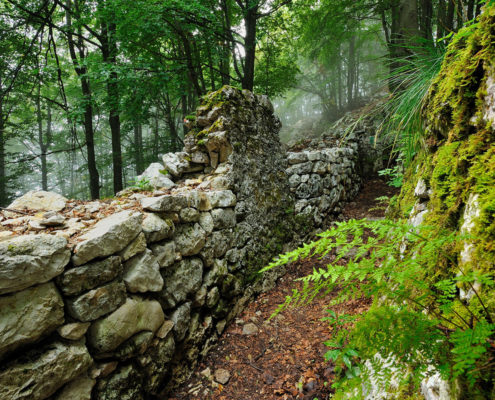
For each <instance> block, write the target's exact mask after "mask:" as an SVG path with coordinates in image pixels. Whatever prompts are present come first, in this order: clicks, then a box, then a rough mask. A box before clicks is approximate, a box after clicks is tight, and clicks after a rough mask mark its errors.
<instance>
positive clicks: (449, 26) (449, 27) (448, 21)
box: [445, 0, 456, 32]
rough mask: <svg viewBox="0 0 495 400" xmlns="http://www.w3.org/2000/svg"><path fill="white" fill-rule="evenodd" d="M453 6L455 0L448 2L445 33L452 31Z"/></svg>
mask: <svg viewBox="0 0 495 400" xmlns="http://www.w3.org/2000/svg"><path fill="white" fill-rule="evenodd" d="M455 6H456V4H455V0H448V6H447V16H446V18H445V28H446V30H447V32H453V31H454V21H455Z"/></svg>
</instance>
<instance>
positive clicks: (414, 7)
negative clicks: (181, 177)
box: [0, 0, 483, 206]
mask: <svg viewBox="0 0 495 400" xmlns="http://www.w3.org/2000/svg"><path fill="white" fill-rule="evenodd" d="M482 3H483V1H482V2H478V1H477V0H467V1H466V0H464V1H462V0H152V1H150V0H134V1H132V2H130V1H124V0H0V205H2V206H4V205H6V204H8V203H9V201H10V200H11V199H12V198H13V197H16V196H18V195H19V194H21V193H23V192H25V191H27V190H30V189H43V190H54V191H58V192H61V193H62V194H64V195H65V196H68V197H72V198H81V199H86V198H92V199H96V198H101V197H105V196H111V195H113V194H115V193H116V192H118V191H120V190H122V189H123V188H124V187H126V186H128V185H130V184H132V183H133V182H134V180H135V179H136V176H137V175H140V174H141V173H142V172H143V170H144V169H145V168H146V166H147V165H148V164H149V163H150V162H153V161H156V160H157V159H158V156H159V154H163V153H166V152H169V151H177V150H179V149H180V148H182V138H183V137H184V134H186V133H187V127H186V126H185V125H184V123H183V122H184V119H185V118H186V117H187V116H188V115H190V114H191V113H192V112H193V111H194V110H195V108H196V107H197V106H198V104H199V102H200V100H201V98H202V97H203V96H204V95H205V94H206V93H208V92H209V91H214V90H218V89H219V88H220V87H222V86H223V85H232V86H236V87H240V88H243V89H248V90H254V91H255V92H257V93H262V94H266V95H268V96H270V97H271V98H272V99H276V104H277V106H278V112H280V113H281V114H282V115H281V116H282V121H283V122H284V123H286V124H294V123H295V122H297V121H298V120H301V119H304V118H321V119H322V120H323V121H324V123H331V122H332V121H335V120H337V119H338V118H340V117H341V116H342V115H343V114H344V113H345V112H347V111H349V110H352V109H355V108H357V107H360V106H362V105H363V104H366V102H368V101H369V99H370V98H371V97H372V96H373V95H375V94H376V93H379V92H384V93H387V91H388V92H394V91H396V90H400V89H401V81H400V80H397V79H392V78H391V77H393V76H400V75H397V71H401V69H403V67H404V65H405V64H406V63H407V60H408V58H410V57H412V56H414V54H415V53H422V52H424V51H425V50H424V49H425V48H440V47H443V46H444V45H445V44H446V43H447V42H448V41H449V40H450V37H451V36H452V33H453V32H455V31H457V30H458V29H459V28H460V27H462V26H463V25H465V24H467V23H469V21H472V20H473V19H474V18H475V17H476V16H477V15H478V14H479V13H480V12H481V7H482ZM394 74H395V75H394Z"/></svg>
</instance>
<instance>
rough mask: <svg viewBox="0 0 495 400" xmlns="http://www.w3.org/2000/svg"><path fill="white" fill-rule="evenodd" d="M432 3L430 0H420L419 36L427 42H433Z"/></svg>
mask: <svg viewBox="0 0 495 400" xmlns="http://www.w3.org/2000/svg"><path fill="white" fill-rule="evenodd" d="M432 18H433V3H432V0H421V21H420V29H421V36H422V37H423V38H424V39H426V40H427V41H428V42H431V43H432V42H433V32H432Z"/></svg>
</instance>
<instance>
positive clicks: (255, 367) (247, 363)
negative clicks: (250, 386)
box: [244, 362, 263, 372]
mask: <svg viewBox="0 0 495 400" xmlns="http://www.w3.org/2000/svg"><path fill="white" fill-rule="evenodd" d="M244 364H246V365H249V366H250V367H252V368H254V369H255V370H257V371H259V372H263V370H262V369H261V368H259V367H257V366H256V365H254V364H252V363H250V362H245V363H244Z"/></svg>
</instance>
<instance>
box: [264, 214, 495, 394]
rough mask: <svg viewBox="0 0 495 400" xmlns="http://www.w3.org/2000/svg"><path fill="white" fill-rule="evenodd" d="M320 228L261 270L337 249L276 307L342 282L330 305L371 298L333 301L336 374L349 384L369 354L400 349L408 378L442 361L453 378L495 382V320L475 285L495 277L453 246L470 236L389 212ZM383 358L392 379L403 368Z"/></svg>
mask: <svg viewBox="0 0 495 400" xmlns="http://www.w3.org/2000/svg"><path fill="white" fill-rule="evenodd" d="M319 236H320V238H319V239H318V240H317V241H314V242H311V243H308V244H305V245H303V246H302V247H301V248H299V249H296V250H294V251H291V252H289V253H286V254H283V255H280V256H279V257H278V258H277V259H275V260H274V261H273V262H272V263H270V264H269V265H268V266H267V267H266V268H264V269H263V270H262V271H266V270H268V269H271V268H275V267H278V266H281V265H284V264H287V263H290V262H294V261H296V260H299V259H303V258H312V257H317V258H319V259H322V258H323V257H325V256H326V255H328V254H329V253H331V252H332V253H333V254H334V256H335V257H334V260H333V262H332V263H329V264H328V265H326V266H325V267H318V268H314V269H313V272H312V273H311V274H310V275H308V276H306V277H303V278H300V280H301V281H302V282H303V287H302V289H300V290H297V289H294V290H293V294H292V296H288V297H287V298H286V301H285V303H284V304H282V305H280V306H279V308H278V309H277V311H276V312H275V313H278V312H280V311H282V310H284V309H286V308H287V307H290V306H302V305H305V304H307V303H309V302H311V301H312V300H313V299H314V298H315V297H316V296H318V295H319V294H323V293H329V292H331V291H334V290H335V289H338V290H337V291H336V293H337V294H336V295H335V296H334V297H333V298H332V301H331V303H330V305H331V306H335V305H339V304H342V303H344V302H347V301H348V300H351V299H363V298H368V299H370V301H371V302H372V305H371V307H370V308H369V310H368V311H367V312H365V313H364V314H363V315H359V316H349V315H337V314H336V313H335V312H333V311H331V310H330V311H329V314H328V317H325V318H324V320H325V321H327V322H328V323H330V324H331V325H332V327H333V332H336V337H335V338H334V339H333V340H332V341H330V342H327V343H326V344H327V345H328V346H329V347H331V349H330V350H329V352H328V353H327V356H326V357H327V359H329V360H332V361H333V362H334V363H336V365H337V369H336V371H342V377H343V379H344V380H341V381H339V382H337V384H336V388H337V389H339V390H341V391H344V390H345V391H347V393H349V390H350V391H351V392H352V390H351V388H352V387H353V386H352V385H356V384H359V385H361V384H362V382H363V381H365V380H366V369H367V368H366V365H365V364H364V361H365V360H368V362H370V361H369V360H374V358H375V355H376V354H381V355H382V356H384V357H393V359H394V360H395V361H394V366H395V367H397V366H401V368H402V369H403V370H405V371H410V372H409V373H408V374H406V375H407V376H403V377H402V378H401V379H406V378H407V379H406V380H407V384H408V385H411V384H414V385H416V386H418V385H419V383H420V382H421V380H422V379H423V378H424V377H426V376H427V375H428V373H430V372H429V370H428V366H430V365H433V366H435V367H436V369H437V370H438V371H440V372H441V373H442V374H443V377H444V378H445V379H449V380H451V381H453V380H455V379H461V380H462V381H463V382H467V383H468V386H469V387H470V389H469V390H471V391H472V392H473V393H475V392H477V391H478V392H479V391H481V392H483V391H486V390H487V388H492V385H493V383H492V378H491V374H487V373H486V371H487V369H488V370H489V368H490V365H491V360H492V359H493V357H494V356H495V354H494V353H495V352H494V346H492V343H493V337H494V332H495V325H493V323H492V315H491V312H492V311H491V310H489V309H488V308H487V305H486V304H487V299H485V298H483V296H484V295H483V293H479V292H478V291H476V290H475V289H474V287H475V283H478V284H480V283H481V284H482V285H486V286H492V285H493V279H492V276H491V275H490V274H487V273H482V272H480V271H477V272H469V273H468V272H466V271H464V270H463V269H462V268H460V267H459V265H458V264H457V260H456V256H455V251H454V249H455V248H456V247H458V246H459V244H460V243H461V242H462V241H464V240H466V237H465V236H460V235H459V234H457V233H453V232H448V231H438V228H434V227H428V226H421V227H419V228H417V227H416V228H413V227H412V226H410V225H409V224H407V223H404V222H393V221H390V220H379V221H369V220H350V221H347V222H339V223H336V224H335V226H334V227H333V228H331V229H330V230H328V231H326V232H324V233H322V234H320V235H319ZM471 239H472V238H471ZM344 258H345V259H346V262H345V263H344V262H343V261H342V260H343V259H344ZM461 284H462V285H467V287H469V288H471V289H472V290H473V291H474V293H475V296H473V298H472V299H471V301H470V302H469V303H467V302H466V301H463V300H461V299H460V298H459V296H458V285H461ZM373 362H375V361H373ZM381 368H382V370H381V372H382V375H381V376H378V377H377V376H374V379H378V380H379V381H380V384H381V385H383V387H387V385H390V380H391V379H392V375H393V371H394V369H393V368H391V367H390V366H389V367H387V366H386V365H385V366H381ZM358 371H360V372H359V373H360V374H362V376H361V377H360V378H359V379H358V378H357V375H359V374H358ZM413 371H414V372H413ZM480 371H481V372H480ZM345 377H347V379H346V378H345ZM489 390H491V389H489Z"/></svg>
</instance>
